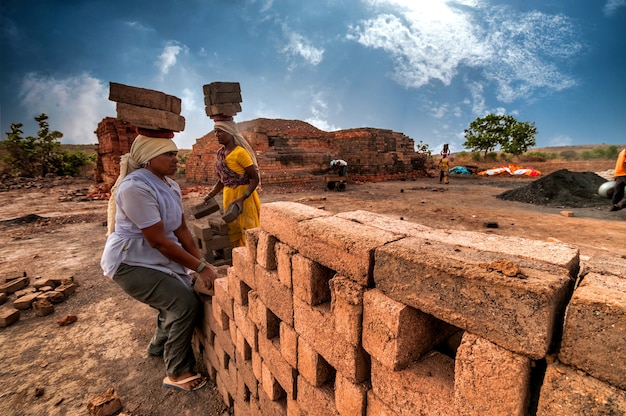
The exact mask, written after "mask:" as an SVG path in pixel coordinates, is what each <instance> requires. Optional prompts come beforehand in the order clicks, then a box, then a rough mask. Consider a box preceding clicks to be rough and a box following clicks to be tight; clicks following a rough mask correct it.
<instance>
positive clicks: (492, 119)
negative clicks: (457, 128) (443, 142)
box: [463, 114, 537, 160]
mask: <svg viewBox="0 0 626 416" xmlns="http://www.w3.org/2000/svg"><path fill="white" fill-rule="evenodd" d="M536 134H537V129H536V128H535V125H534V123H527V122H520V121H517V120H516V119H515V118H514V117H513V116H505V115H496V114H488V115H487V116H485V117H483V118H477V119H476V120H474V121H472V122H471V123H470V126H469V128H468V129H465V140H466V141H465V143H463V147H465V148H467V149H471V150H472V151H474V152H484V155H485V157H484V158H485V160H487V154H488V153H489V152H491V151H493V150H494V149H495V148H496V147H498V146H500V148H501V149H502V151H503V152H505V153H510V154H511V155H513V156H519V155H521V154H522V153H525V152H526V151H528V149H529V148H531V147H533V146H534V145H535V135H536Z"/></svg>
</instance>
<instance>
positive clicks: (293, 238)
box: [261, 201, 332, 250]
mask: <svg viewBox="0 0 626 416" xmlns="http://www.w3.org/2000/svg"><path fill="white" fill-rule="evenodd" d="M331 215H332V214H331V213H329V212H326V211H323V210H321V209H316V208H312V207H309V206H308V205H304V204H299V203H296V202H288V201H278V202H270V203H267V204H263V209H262V210H261V229H262V230H263V231H267V232H268V233H270V234H272V235H273V236H275V237H276V238H278V240H280V241H281V242H283V243H285V244H287V245H289V246H290V247H292V248H294V249H296V250H297V247H296V244H297V242H298V241H299V236H298V233H299V232H300V231H299V230H298V223H300V222H302V221H307V220H310V219H312V218H318V217H329V216H331ZM326 249H328V248H325V250H326Z"/></svg>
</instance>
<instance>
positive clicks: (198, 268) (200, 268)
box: [196, 259, 206, 273]
mask: <svg viewBox="0 0 626 416" xmlns="http://www.w3.org/2000/svg"><path fill="white" fill-rule="evenodd" d="M205 267H206V261H204V259H201V260H200V264H199V265H198V267H197V268H196V273H200V272H201V271H202V270H204V268H205Z"/></svg>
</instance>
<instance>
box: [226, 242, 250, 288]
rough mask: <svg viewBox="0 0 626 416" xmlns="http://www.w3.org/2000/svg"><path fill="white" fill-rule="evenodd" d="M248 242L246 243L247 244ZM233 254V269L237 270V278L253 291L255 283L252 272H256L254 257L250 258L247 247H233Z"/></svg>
mask: <svg viewBox="0 0 626 416" xmlns="http://www.w3.org/2000/svg"><path fill="white" fill-rule="evenodd" d="M249 242H250V241H247V243H249ZM232 254H233V267H234V268H235V270H237V276H239V278H241V280H242V281H243V282H244V283H245V284H247V285H248V287H250V289H252V290H254V289H255V288H256V281H255V277H254V272H255V270H256V267H255V262H254V257H250V250H249V247H248V248H247V247H235V248H234V249H233V251H232Z"/></svg>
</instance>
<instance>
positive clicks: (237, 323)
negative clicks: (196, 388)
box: [194, 202, 626, 416]
mask: <svg viewBox="0 0 626 416" xmlns="http://www.w3.org/2000/svg"><path fill="white" fill-rule="evenodd" d="M247 241H248V246H247V247H238V248H235V249H233V250H232V266H230V267H228V268H227V269H226V273H225V274H224V275H223V277H221V278H219V279H217V280H216V282H215V294H214V296H212V297H203V304H204V309H205V317H204V321H203V323H202V326H201V328H199V329H198V330H197V331H196V334H195V336H194V348H195V350H196V353H197V355H198V356H199V357H202V361H203V362H204V364H206V368H207V369H208V372H209V375H210V376H211V377H212V378H213V379H214V380H215V381H216V384H217V387H218V389H219V392H220V393H221V396H222V397H223V400H224V402H225V403H226V404H227V405H229V406H233V407H234V411H235V414H236V415H261V414H262V415H264V416H271V415H316V416H323V415H368V416H380V415H383V416H394V415H403V416H404V415H407V416H408V415H411V416H412V415H418V414H419V415H481V416H482V415H534V414H537V415H546V416H547V415H550V416H553V415H573V414H596V415H600V414H603V415H613V414H615V415H616V414H625V412H626V392H625V389H626V345H625V341H624V340H625V336H624V335H625V334H626V285H625V282H626V280H624V278H625V277H626V276H625V270H626V261H625V260H623V259H602V260H601V261H599V262H591V261H588V262H587V263H583V264H581V259H580V256H579V252H578V249H576V248H575V247H572V246H569V245H564V244H561V243H552V242H542V241H533V240H526V239H523V238H515V237H503V236H497V235H487V234H484V233H476V232H469V231H454V232H453V233H450V232H447V231H445V230H436V229H431V228H429V227H426V226H423V225H418V224H411V223H407V222H406V221H400V220H395V219H391V218H388V217H385V216H382V215H378V214H372V213H369V212H366V211H354V212H345V213H340V214H336V215H332V214H330V213H328V212H326V211H324V210H319V209H315V208H312V207H309V206H306V205H302V204H297V203H292V202H273V203H268V204H265V205H264V206H263V210H262V212H261V227H260V228H257V229H253V230H248V234H247ZM581 269H583V270H581Z"/></svg>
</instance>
